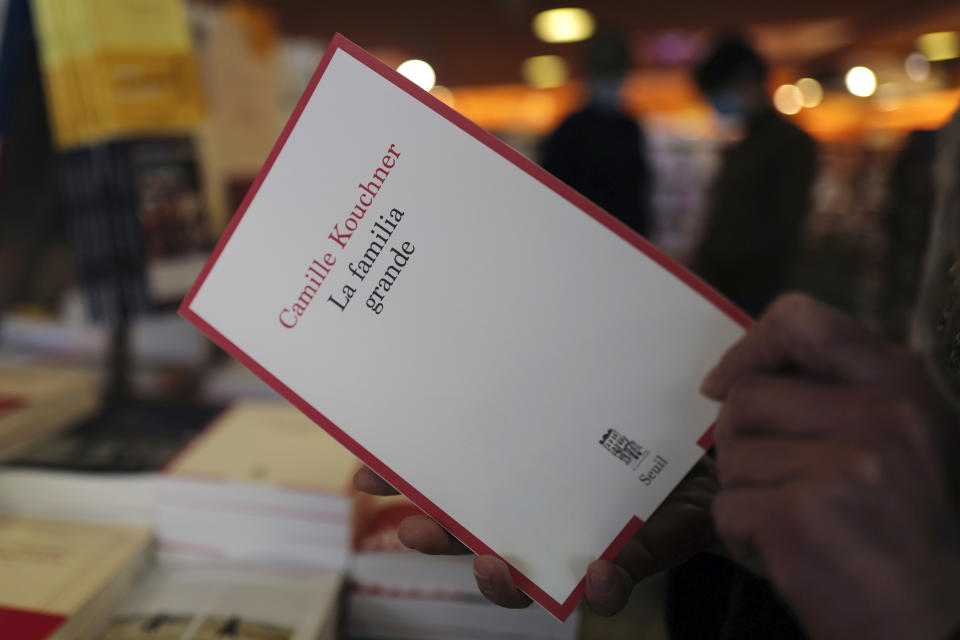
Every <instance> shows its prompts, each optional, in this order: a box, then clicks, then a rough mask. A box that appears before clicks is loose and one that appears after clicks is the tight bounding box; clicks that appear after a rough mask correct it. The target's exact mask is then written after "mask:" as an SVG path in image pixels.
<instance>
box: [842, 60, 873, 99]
mask: <svg viewBox="0 0 960 640" xmlns="http://www.w3.org/2000/svg"><path fill="white" fill-rule="evenodd" d="M844 81H845V82H846V85H847V91H849V92H850V93H852V94H853V95H855V96H859V97H861V98H867V97H869V96H872V95H873V93H874V92H875V91H876V90H877V76H876V74H874V73H873V71H871V70H870V69H868V68H867V67H853V68H852V69H850V71H847V75H846V77H845V78H844Z"/></svg>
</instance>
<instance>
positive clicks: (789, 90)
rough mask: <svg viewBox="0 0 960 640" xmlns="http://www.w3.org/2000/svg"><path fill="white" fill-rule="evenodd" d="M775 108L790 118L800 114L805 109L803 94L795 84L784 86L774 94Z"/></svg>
mask: <svg viewBox="0 0 960 640" xmlns="http://www.w3.org/2000/svg"><path fill="white" fill-rule="evenodd" d="M773 106H775V107H776V108H777V111H779V112H780V113H785V114H787V115H788V116H792V115H795V114H797V113H800V110H801V109H803V94H802V93H801V92H800V89H798V88H797V86H796V85H793V84H782V85H780V86H779V87H777V90H776V91H774V92H773Z"/></svg>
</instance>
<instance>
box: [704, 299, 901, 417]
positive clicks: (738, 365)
mask: <svg viewBox="0 0 960 640" xmlns="http://www.w3.org/2000/svg"><path fill="white" fill-rule="evenodd" d="M891 352H892V348H891V347H890V346H888V345H887V344H886V343H884V342H883V341H882V340H880V339H879V338H878V337H877V336H875V335H874V334H873V333H871V332H870V331H869V330H868V329H866V328H865V327H864V326H863V325H861V324H860V323H858V322H857V321H856V320H854V319H853V318H851V317H849V316H846V315H844V314H842V313H840V312H839V311H836V310H835V309H832V308H830V307H828V306H826V305H824V304H822V303H820V302H817V301H816V300H814V299H812V298H809V297H807V296H803V295H798V294H793V295H788V296H783V297H781V298H779V299H778V300H777V301H776V302H775V303H774V304H773V305H772V306H771V307H770V309H769V310H768V311H767V312H766V313H765V314H764V315H763V317H761V318H760V320H759V321H758V322H757V324H756V325H754V326H753V328H752V329H751V330H750V331H749V332H747V334H746V335H745V336H744V337H743V338H742V339H741V340H740V341H739V342H737V343H736V344H735V345H734V346H733V347H731V348H730V350H729V351H727V353H726V354H725V355H724V356H723V358H722V359H721V360H720V363H719V364H718V365H717V366H716V367H715V368H714V369H713V370H712V371H711V372H710V373H709V374H708V375H707V377H706V378H705V379H704V381H703V384H702V386H701V391H702V392H703V393H704V395H706V396H708V397H710V398H713V399H716V400H722V399H724V397H725V396H726V394H727V391H728V389H729V388H730V386H731V385H732V384H733V382H734V381H735V380H736V379H737V378H738V377H739V376H741V375H743V374H745V373H750V372H754V373H776V372H779V371H783V370H784V369H788V368H793V369H799V370H800V371H801V372H803V373H804V374H813V375H815V376H818V377H825V378H828V379H831V380H838V381H845V382H865V381H873V380H876V379H877V378H878V377H879V376H882V375H884V372H885V371H886V370H887V369H888V368H889V367H888V366H885V365H886V363H887V362H888V361H889V355H890V353H891Z"/></svg>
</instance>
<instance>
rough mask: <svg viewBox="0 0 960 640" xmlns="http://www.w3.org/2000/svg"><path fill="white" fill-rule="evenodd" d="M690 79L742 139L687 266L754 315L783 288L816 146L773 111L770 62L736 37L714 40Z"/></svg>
mask: <svg viewBox="0 0 960 640" xmlns="http://www.w3.org/2000/svg"><path fill="white" fill-rule="evenodd" d="M694 77H695V80H696V82H697V85H698V86H699V87H700V90H701V91H702V92H703V94H704V95H705V97H706V98H707V100H708V101H709V102H710V104H711V105H712V106H713V108H714V110H716V112H717V114H718V116H719V117H720V120H721V121H722V122H723V123H724V124H725V125H726V126H729V127H730V128H731V129H733V130H736V131H738V132H739V133H740V134H742V136H741V137H740V138H739V139H738V140H737V141H736V142H734V143H732V144H731V145H730V146H728V147H727V148H726V149H724V151H723V155H722V158H721V164H720V169H719V173H718V174H717V176H716V179H715V181H714V183H713V186H712V190H711V195H710V200H709V209H708V212H707V220H706V227H705V230H704V234H703V238H702V241H701V243H700V246H699V248H698V249H697V250H696V252H695V255H694V258H693V265H692V266H693V269H694V271H696V272H697V274H698V275H700V276H701V277H702V278H703V279H704V280H706V281H707V282H709V283H710V284H711V285H713V286H714V287H715V288H716V289H718V290H719V291H720V292H721V293H723V294H724V295H726V296H727V297H729V298H730V299H732V300H733V301H734V302H735V303H737V304H738V305H740V306H741V307H742V308H743V309H744V310H745V311H747V312H748V313H750V314H751V315H759V314H760V312H762V311H763V310H764V309H765V308H766V307H767V306H768V305H769V304H770V302H771V301H772V300H773V299H774V298H775V297H776V296H777V295H778V294H780V293H782V292H783V290H784V288H785V286H786V279H787V274H788V270H789V268H790V266H791V263H792V261H793V258H794V256H795V254H796V252H797V249H798V245H799V238H800V229H801V226H802V223H803V220H804V217H805V215H806V213H807V210H808V208H809V203H810V188H811V185H812V184H813V179H814V173H815V165H816V146H815V144H814V142H813V140H812V139H811V138H810V136H808V135H807V134H806V133H804V132H803V131H801V130H800V129H799V128H797V127H796V126H794V125H793V124H791V123H789V122H787V121H786V120H784V119H783V118H782V117H781V116H780V115H779V114H778V113H777V112H776V111H775V110H774V109H773V105H772V104H771V102H770V100H769V98H768V96H767V93H766V88H765V83H766V78H767V65H766V63H765V62H764V60H763V59H762V58H761V57H760V56H759V55H758V54H757V53H756V52H755V51H754V50H753V49H752V48H751V47H750V46H749V45H747V44H746V43H745V42H744V41H742V40H740V39H739V38H737V37H733V36H728V37H724V38H722V39H721V40H719V41H718V42H717V44H716V45H715V47H714V48H713V49H712V51H711V52H710V53H709V54H708V55H707V56H706V58H704V60H703V61H702V62H701V63H700V64H699V65H698V66H697V68H696V70H695V72H694Z"/></svg>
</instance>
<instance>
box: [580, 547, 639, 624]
mask: <svg viewBox="0 0 960 640" xmlns="http://www.w3.org/2000/svg"><path fill="white" fill-rule="evenodd" d="M633 585H634V581H633V578H632V577H631V575H630V573H629V572H628V571H627V570H626V569H624V568H623V567H621V566H619V565H617V564H614V563H612V562H610V561H609V560H595V561H594V562H593V563H591V564H590V566H589V567H588V568H587V584H586V595H587V602H588V603H589V604H590V607H591V608H592V609H593V610H594V611H596V612H597V613H599V614H600V615H602V616H612V615H613V614H615V613H617V612H618V611H620V610H621V609H623V607H624V606H626V604H627V601H628V600H629V599H630V592H631V591H633Z"/></svg>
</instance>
